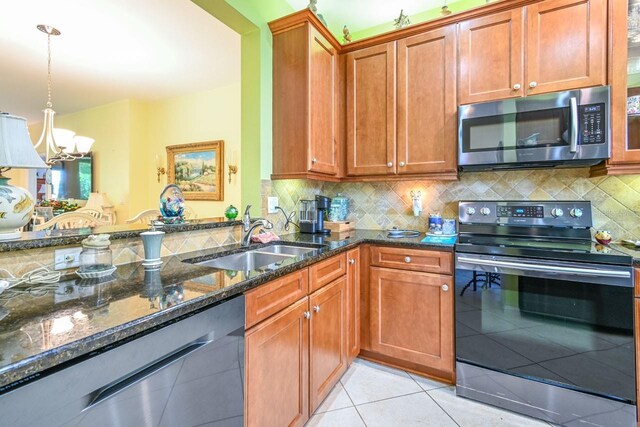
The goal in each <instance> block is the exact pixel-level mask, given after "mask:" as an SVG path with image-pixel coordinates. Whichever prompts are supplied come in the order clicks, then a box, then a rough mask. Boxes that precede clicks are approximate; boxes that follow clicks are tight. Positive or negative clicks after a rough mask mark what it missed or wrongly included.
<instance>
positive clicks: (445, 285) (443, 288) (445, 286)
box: [442, 283, 449, 292]
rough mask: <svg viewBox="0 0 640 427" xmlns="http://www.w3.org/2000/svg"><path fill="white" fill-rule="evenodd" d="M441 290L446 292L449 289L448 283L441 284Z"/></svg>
mask: <svg viewBox="0 0 640 427" xmlns="http://www.w3.org/2000/svg"><path fill="white" fill-rule="evenodd" d="M442 290H443V291H445V292H447V291H448V290H449V285H447V284H446V283H445V284H444V285H442Z"/></svg>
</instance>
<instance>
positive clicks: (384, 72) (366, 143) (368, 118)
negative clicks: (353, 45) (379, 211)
mask: <svg viewBox="0 0 640 427" xmlns="http://www.w3.org/2000/svg"><path fill="white" fill-rule="evenodd" d="M346 62H347V82H346V86H347V109H346V110H347V142H346V145H347V168H346V169H347V175H350V176H361V175H387V174H393V173H395V172H396V168H395V160H396V159H395V158H396V106H395V103H396V44H395V42H391V43H386V44H383V45H380V46H374V47H370V48H368V49H363V50H359V51H357V52H353V53H350V54H348V55H347V59H346Z"/></svg>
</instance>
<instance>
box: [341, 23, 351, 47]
mask: <svg viewBox="0 0 640 427" xmlns="http://www.w3.org/2000/svg"><path fill="white" fill-rule="evenodd" d="M342 34H343V36H342V39H343V40H344V43H345V44H347V43H351V33H350V32H349V29H348V28H347V26H346V25H345V26H344V27H342Z"/></svg>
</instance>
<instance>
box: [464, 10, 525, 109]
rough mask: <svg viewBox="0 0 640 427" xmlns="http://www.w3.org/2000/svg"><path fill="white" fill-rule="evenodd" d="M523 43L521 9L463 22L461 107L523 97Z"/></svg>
mask: <svg viewBox="0 0 640 427" xmlns="http://www.w3.org/2000/svg"><path fill="white" fill-rule="evenodd" d="M522 43H523V15H522V9H521V8H517V9H514V10H510V11H506V12H501V13H496V14H493V15H490V16H485V17H482V18H477V19H472V20H469V21H465V22H462V23H461V24H460V49H459V52H460V58H459V63H460V79H459V84H458V90H459V102H460V104H470V103H473V102H483V101H492V100H497V99H504V98H513V97H517V96H522V95H523V94H524V91H523V89H522V87H523V86H524V82H523V59H524V55H523V46H522ZM518 85H519V86H518Z"/></svg>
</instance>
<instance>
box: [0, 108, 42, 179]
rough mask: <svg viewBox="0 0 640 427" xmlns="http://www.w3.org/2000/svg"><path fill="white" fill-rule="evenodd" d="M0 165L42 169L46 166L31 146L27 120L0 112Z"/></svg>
mask: <svg viewBox="0 0 640 427" xmlns="http://www.w3.org/2000/svg"><path fill="white" fill-rule="evenodd" d="M0 167H3V168H4V167H8V168H21V169H42V168H46V167H48V166H47V165H46V164H45V163H44V161H43V160H42V159H41V158H40V156H39V155H38V152H37V151H36V149H35V148H34V147H33V143H32V142H31V138H30V137H29V130H28V129H27V120H26V119H24V118H22V117H16V116H11V115H8V114H0Z"/></svg>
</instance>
